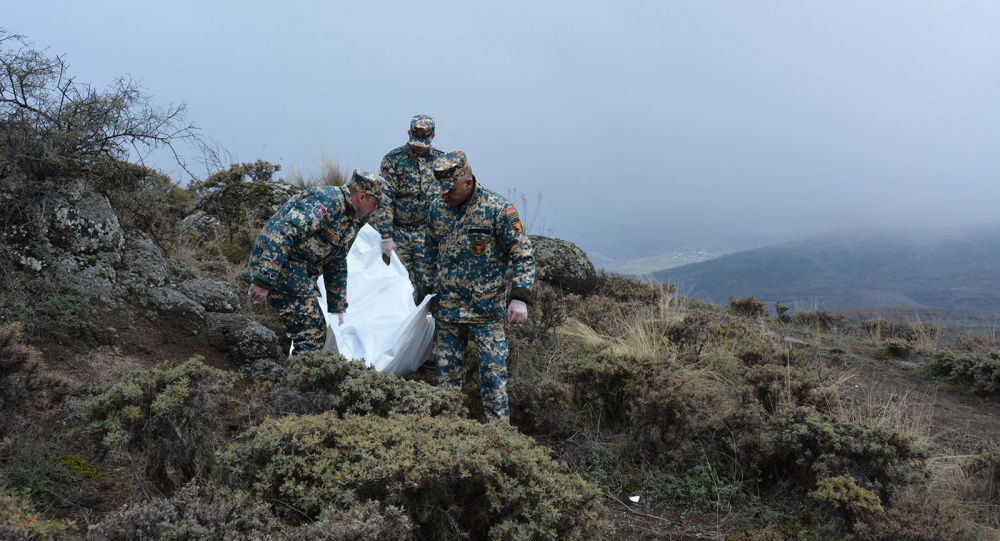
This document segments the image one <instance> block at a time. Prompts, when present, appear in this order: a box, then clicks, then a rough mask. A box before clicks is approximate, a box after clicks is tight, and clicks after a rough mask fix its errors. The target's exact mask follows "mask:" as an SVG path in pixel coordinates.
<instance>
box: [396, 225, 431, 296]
mask: <svg viewBox="0 0 1000 541" xmlns="http://www.w3.org/2000/svg"><path fill="white" fill-rule="evenodd" d="M425 235H426V227H425V226H422V225H420V226H416V227H412V228H411V227H403V226H396V227H395V230H394V231H393V238H392V240H393V241H395V243H396V255H397V256H399V260H400V261H402V262H403V265H404V266H405V267H406V271H407V273H409V275H410V283H411V284H413V296H414V297H415V298H416V300H417V303H419V302H420V301H422V300H423V297H422V296H421V294H420V292H421V291H423V290H424V288H425V287H426V288H430V286H431V284H430V281H429V280H428V278H427V269H426V268H425V265H424V236H425Z"/></svg>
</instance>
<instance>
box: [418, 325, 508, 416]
mask: <svg viewBox="0 0 1000 541" xmlns="http://www.w3.org/2000/svg"><path fill="white" fill-rule="evenodd" d="M436 325H437V331H436V333H435V339H434V359H436V361H437V365H436V367H435V375H436V377H437V384H438V386H439V387H461V386H462V375H463V370H462V368H463V367H462V359H463V358H464V357H465V346H466V344H467V343H468V341H469V340H472V342H473V343H474V344H475V346H476V351H477V352H478V353H479V392H480V394H481V395H482V398H483V412H484V413H485V414H486V420H487V421H494V420H496V419H510V409H509V408H508V407H507V337H506V336H505V335H504V332H503V323H501V322H500V321H491V322H488V323H448V322H447V321H440V320H438V321H437V322H436Z"/></svg>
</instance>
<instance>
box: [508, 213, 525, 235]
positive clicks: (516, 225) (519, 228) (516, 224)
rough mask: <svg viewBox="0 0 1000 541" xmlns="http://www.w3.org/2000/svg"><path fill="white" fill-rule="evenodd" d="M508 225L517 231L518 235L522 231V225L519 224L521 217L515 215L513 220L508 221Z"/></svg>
mask: <svg viewBox="0 0 1000 541" xmlns="http://www.w3.org/2000/svg"><path fill="white" fill-rule="evenodd" d="M510 227H511V228H513V229H514V231H515V232H517V234H518V235H520V234H521V233H524V225H523V224H521V219H520V218H516V217H515V218H514V219H513V220H511V221H510Z"/></svg>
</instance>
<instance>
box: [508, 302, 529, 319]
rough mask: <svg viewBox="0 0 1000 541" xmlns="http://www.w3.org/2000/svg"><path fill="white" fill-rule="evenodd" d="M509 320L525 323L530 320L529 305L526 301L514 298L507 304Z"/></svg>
mask: <svg viewBox="0 0 1000 541" xmlns="http://www.w3.org/2000/svg"><path fill="white" fill-rule="evenodd" d="M507 321H509V322H510V323H524V322H525V321H528V305H527V304H524V301H519V300H517V299H514V300H512V301H510V305H509V306H507Z"/></svg>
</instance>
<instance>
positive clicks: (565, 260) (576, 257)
mask: <svg viewBox="0 0 1000 541" xmlns="http://www.w3.org/2000/svg"><path fill="white" fill-rule="evenodd" d="M531 248H532V250H533V251H534V253H535V276H536V277H537V278H538V279H539V280H544V281H546V282H549V283H551V284H553V285H555V286H557V287H559V288H561V289H563V290H565V291H568V292H570V293H578V294H587V293H590V292H591V291H592V290H593V289H594V286H595V285H597V272H596V271H595V270H594V264H593V263H591V262H590V258H588V257H587V253H586V252H584V251H583V250H582V249H581V248H580V247H579V246H577V245H576V244H573V243H572V242H570V241H568V240H562V239H554V238H550V237H545V236H542V235H531Z"/></svg>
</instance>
